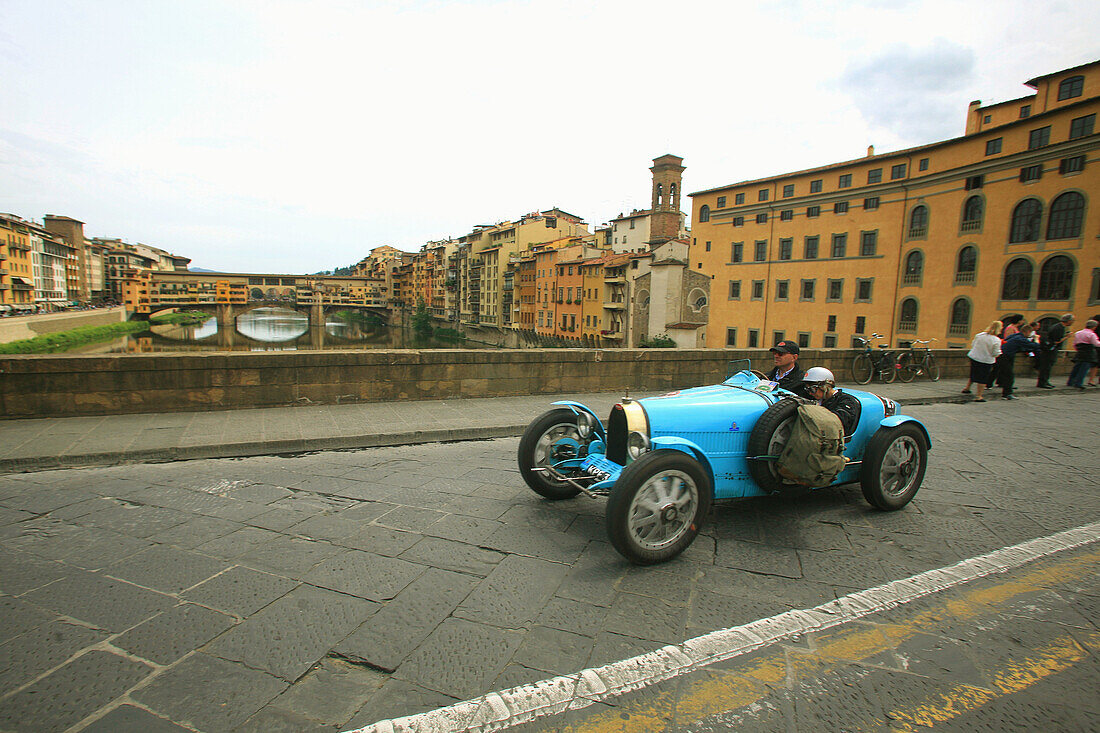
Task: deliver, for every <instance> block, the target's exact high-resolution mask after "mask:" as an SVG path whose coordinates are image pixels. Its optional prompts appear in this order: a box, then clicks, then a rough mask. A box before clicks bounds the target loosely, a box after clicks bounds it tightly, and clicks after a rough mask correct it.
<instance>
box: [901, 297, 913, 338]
mask: <svg viewBox="0 0 1100 733" xmlns="http://www.w3.org/2000/svg"><path fill="white" fill-rule="evenodd" d="M898 330H899V331H901V332H903V333H916V332H917V299H916V298H906V299H905V300H903V301H901V312H900V313H899V314H898Z"/></svg>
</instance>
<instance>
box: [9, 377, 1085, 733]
mask: <svg viewBox="0 0 1100 733" xmlns="http://www.w3.org/2000/svg"><path fill="white" fill-rule="evenodd" d="M1097 404H1100V403H1098V401H1097V399H1096V397H1095V395H1092V394H1086V395H1084V396H1080V395H1064V396H1063V395H1054V396H1051V397H1045V398H1043V399H1033V400H1022V401H1018V402H1015V403H1010V402H1000V401H991V402H988V403H985V404H980V405H979V404H961V405H960V404H940V405H924V406H913V407H911V408H907V411H908V412H911V413H912V414H915V415H917V416H918V417H920V418H922V419H923V420H925V421H926V423H927V425H928V426H929V428H930V431H931V434H932V436H933V441H934V444H933V449H932V453H931V460H930V465H929V470H928V473H927V475H926V478H925V483H924V486H923V488H922V489H921V492H920V494H918V496H917V498H916V500H915V501H914V502H913V503H912V504H911V505H910V506H909V507H907V508H906V509H905V510H903V511H900V512H895V513H882V512H877V511H873V510H871V509H870V508H869V507H867V506H866V504H865V503H864V502H863V499H862V496H861V494H860V491H859V489H858V487H843V488H839V489H826V490H821V491H818V492H815V493H814V494H812V495H810V496H808V497H804V498H801V499H778V498H767V499H753V500H744V501H734V502H727V503H722V504H719V505H718V506H717V507H716V508H715V510H714V514H713V517H712V519H711V521H710V523H709V525H708V526H707V527H706V529H705V530H704V533H703V534H702V535H701V536H700V537H699V539H698V540H697V541H696V543H695V544H694V545H693V546H692V547H691V548H690V549H689V550H688V552H686V553H685V554H684V555H683V556H681V557H680V558H678V559H677V560H675V561H673V562H671V563H668V564H666V565H662V566H659V567H653V568H634V567H631V566H629V565H628V564H626V563H625V562H624V561H622V559H621V558H620V557H619V556H618V555H617V554H616V553H615V552H614V550H612V549H611V547H610V545H608V544H607V542H606V536H605V533H604V529H603V504H602V502H596V501H593V500H588V499H584V498H578V499H574V500H570V501H566V502H557V503H549V502H545V501H543V500H541V499H540V498H539V497H537V496H536V495H535V494H533V493H532V492H530V491H529V490H528V489H526V487H525V486H524V485H523V483H522V480H521V479H520V478H519V475H518V472H517V471H516V468H515V459H514V453H515V449H516V445H517V442H518V441H517V439H498V440H490V441H479V442H464V443H452V444H430V445H419V446H407V447H397V448H382V449H367V450H358V451H348V452H330V453H318V454H312V455H301V456H295V457H290V458H280V457H261V458H246V459H228V460H227V459H222V460H203V461H190V462H181V463H172V464H157V465H131V466H119V467H114V468H89V469H70V470H60V471H47V472H40V473H33V474H11V475H7V476H0V730H20V731H22V730H34V731H42V730H72V731H79V730H89V731H127V730H134V731H157V730H164V731H172V730H199V731H260V730H264V731H271V730H276V731H277V730H295V731H309V730H348V729H354V728H359V727H362V726H368V725H370V724H372V723H374V722H375V721H380V720H385V719H390V718H396V717H400V716H405V715H410V714H416V713H421V712H424V711H430V710H433V709H436V708H439V707H441V706H448V705H452V704H454V703H457V702H459V701H461V700H466V699H469V698H476V697H478V696H480V695H483V694H485V693H487V692H490V691H493V690H501V689H505V688H512V687H515V686H518V685H523V684H526V683H532V682H535V681H538V680H543V679H547V678H553V677H555V676H559V675H570V674H573V673H575V672H577V671H579V670H582V669H586V668H592V667H599V666H601V665H605V664H609V663H614V662H620V661H621V660H624V659H628V658H632V657H635V656H637V655H643V654H647V653H650V652H653V651H654V650H656V649H659V648H661V647H663V646H665V645H669V644H678V643H681V642H684V641H685V640H688V639H693V638H696V637H699V636H701V635H703V634H706V633H708V632H712V631H715V630H717V629H725V628H728V627H737V626H741V625H743V624H749V623H753V622H757V621H758V620H760V619H768V618H771V617H774V616H777V615H779V614H783V613H784V612H787V611H790V610H791V609H805V608H812V607H815V606H818V605H820V604H824V603H828V602H829V601H832V600H834V599H836V598H840V597H847V596H850V595H851V594H853V593H857V592H859V591H862V590H864V589H868V588H873V587H877V586H881V585H883V584H886V583H889V582H890V581H895V580H899V579H903V578H908V577H910V576H913V575H915V574H917V573H923V572H925V571H930V570H934V569H937V568H942V567H945V566H951V565H953V564H956V563H959V562H960V561H964V560H966V559H967V558H971V557H974V556H976V555H980V554H982V553H987V552H990V551H995V550H998V549H1000V548H1004V547H1007V546H1012V545H1016V544H1017V543H1021V542H1024V541H1026V540H1030V539H1033V538H1037V537H1046V536H1049V535H1052V534H1055V533H1058V532H1062V531H1064V530H1069V529H1072V528H1076V527H1081V526H1083V525H1088V524H1090V523H1093V522H1096V521H1098V520H1100V496H1098V495H1097V492H1096V490H1095V476H1096V475H1097V474H1098V472H1100V459H1098V457H1097V451H1096V435H1098V434H1100V417H1097V410H1096V407H1097ZM1096 548H1097V546H1096V545H1095V544H1091V545H1086V546H1084V547H1079V548H1077V549H1075V550H1073V551H1070V552H1062V553H1058V554H1057V555H1055V556H1052V557H1049V558H1045V559H1043V560H1040V561H1037V562H1029V563H1028V564H1026V565H1023V566H1021V567H1019V568H1016V569H1013V570H1012V571H1011V572H1010V573H1004V574H998V575H997V576H996V577H982V578H980V579H977V580H974V581H973V582H967V583H965V584H962V585H959V586H957V587H955V588H952V589H951V590H950V591H944V592H943V593H939V594H935V595H932V596H925V597H922V598H920V599H918V600H916V601H913V602H912V603H908V604H905V605H902V606H899V607H898V608H895V609H892V610H890V611H887V612H884V615H883V616H868V617H867V618H864V619H860V620H858V621H854V622H852V624H845V625H844V626H840V627H837V628H833V629H830V630H829V631H827V632H820V633H812V634H804V635H795V636H793V637H792V638H789V639H785V640H782V641H781V642H779V643H777V644H774V645H768V646H766V647H762V648H760V649H757V650H755V651H754V652H753V654H752V655H749V656H739V657H737V658H734V659H728V660H726V661H724V662H723V663H722V665H721V667H714V668H699V669H693V670H691V672H690V674H684V675H682V676H680V677H678V678H677V679H676V680H675V681H673V682H669V683H666V684H665V685H664V686H655V687H652V688H647V689H645V690H641V691H637V692H633V693H631V694H630V695H627V696H624V697H622V698H614V699H612V698H608V699H602V700H600V701H599V703H598V704H594V705H589V706H587V707H586V708H585V709H584V710H578V711H576V712H575V713H574V714H572V715H571V716H569V717H568V718H562V719H544V720H542V721H536V722H534V723H526V724H525V725H524V727H525V728H531V729H540V730H542V729H557V728H562V727H564V726H566V725H569V726H574V727H575V729H577V730H647V731H649V730H662V729H668V730H698V731H705V730H722V729H724V727H729V726H731V725H734V724H737V725H738V727H739V729H744V730H788V729H789V730H795V729H800V730H805V729H807V725H808V724H809V723H810V722H816V723H818V728H819V729H822V730H845V729H853V730H854V729H861V728H863V729H887V730H910V729H919V727H920V726H922V725H925V724H931V725H932V726H933V727H936V728H943V729H952V730H953V729H963V728H965V729H968V730H972V729H983V728H986V729H993V728H997V729H1003V727H1004V726H1005V721H1015V722H1018V723H1019V725H1018V726H1017V728H1016V729H1028V726H1029V725H1031V721H1045V724H1046V727H1045V728H1044V729H1045V730H1051V729H1054V730H1058V729H1066V730H1069V729H1078V730H1080V729H1088V728H1089V727H1092V728H1094V729H1095V728H1097V727H1098V725H1100V724H1098V720H1100V718H1098V715H1100V706H1098V705H1097V701H1096V695H1095V692H1094V691H1095V689H1097V682H1100V675H1098V674H1097V665H1096V662H1095V654H1096V650H1097V648H1098V646H1097V641H1096V633H1097V629H1096V627H1095V619H1096V618H1097V613H1096V603H1097V598H1100V583H1098V582H1097V569H1098V567H1100V563H1097V562H1096ZM1060 563H1061V564H1060ZM1067 564H1068V565H1067ZM1070 566H1071V567H1072V573H1071V572H1070V571H1069V570H1066V569H1065V567H1070ZM1036 573H1039V574H1040V575H1036ZM937 604H938V605H937ZM952 604H954V605H952ZM970 607H973V608H975V609H976V610H975V611H974V612H973V615H970V616H968V615H967V612H966V610H965V609H966V608H970ZM979 611H980V613H979ZM861 634H862V635H861ZM822 650H825V651H824V652H823V651H822ZM800 653H801V654H802V655H803V656H804V657H805V659H802V658H801V657H800V656H799V654H800ZM769 655H771V656H769ZM780 658H781V659H782V660H783V668H782V671H781V672H779V671H776V670H777V669H778V665H779V660H780ZM838 660H839V661H838ZM842 662H843V663H842ZM769 664H770V665H771V666H770V667H768V665H769ZM740 665H749V666H748V667H744V666H740ZM752 665H757V666H756V667H752ZM998 665H999V666H998ZM750 667H751V669H750ZM765 668H767V670H768V671H766V672H764V671H760V670H764V669H765ZM754 670H755V671H754ZM1028 670H1030V672H1029V671H1028ZM1036 670H1038V671H1036ZM1039 672H1042V675H1041V679H1037V681H1036V682H1035V683H1034V684H1024V682H1027V681H1028V680H1029V679H1031V677H1037V676H1038V675H1039ZM754 674H755V675H756V676H753V675H754ZM768 674H771V675H772V676H771V677H768V676H767V675H768ZM1029 674H1030V675H1031V676H1030V677H1029ZM715 680H718V681H717V682H716V681H715ZM731 680H735V681H736V684H733V685H731V684H730V681H731ZM997 680H1001V681H1002V682H1004V681H1005V680H1008V681H1007V682H1004V684H1002V685H1001V686H1000V687H995V689H994V688H991V686H993V685H994V683H995V682H996V681H997ZM1013 681H1015V683H1014V684H1013ZM723 685H724V687H723ZM1058 690H1061V691H1064V694H1061V695H1058V694H1055V692H1056V691H1058ZM1052 691H1055V692H1052ZM691 695H694V697H692V696H691ZM937 695H939V696H940V697H936V696H937ZM952 695H954V697H952ZM656 698H660V699H661V700H663V701H667V702H660V703H659V704H655V703H654V702H653V700H654V699H656ZM687 701H692V704H693V705H695V706H694V707H689V706H687ZM678 703H680V707H678V708H677V707H675V705H676V704H678ZM632 705H633V706H635V707H631V706H632ZM669 706H672V707H669ZM750 708H751V709H750ZM929 710H932V711H939V712H928V711H929ZM943 710H950V711H953V713H957V714H952V715H945V714H943V713H942V711H943ZM753 711H755V712H753ZM750 712H752V713H753V715H749V713H750ZM590 714H591V715H596V714H601V715H603V717H602V718H600V719H599V720H596V719H589V718H586V717H584V716H587V715H590ZM754 716H755V717H754ZM905 716H908V717H905ZM632 721H633V722H632ZM642 723H644V724H642ZM540 726H541V727H540ZM631 726H635V727H631ZM907 726H908V727H907ZM952 726H955V727H952ZM1068 726H1080V727H1074V728H1071V727H1068ZM1008 727H1012V726H1011V725H1009V726H1008Z"/></svg>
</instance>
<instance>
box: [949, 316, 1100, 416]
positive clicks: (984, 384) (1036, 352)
mask: <svg viewBox="0 0 1100 733" xmlns="http://www.w3.org/2000/svg"><path fill="white" fill-rule="evenodd" d="M1073 320H1074V318H1073V314H1072V313H1067V314H1065V315H1064V316H1062V317H1061V318H1060V319H1058V321H1057V322H1056V323H1053V324H1051V325H1050V326H1048V327H1047V328H1046V329H1045V330H1042V329H1041V328H1040V325H1039V323H1037V322H1033V323H1028V322H1026V321H1025V320H1024V317H1023V316H1021V315H1015V316H1009V317H1008V318H1006V319H1005V320H1004V321H1003V322H1002V321H993V322H992V323H990V324H989V326H988V327H987V328H986V329H985V330H984V331H982V332H981V333H979V334H977V335H976V336H975V337H974V340H973V342H972V343H971V344H970V351H969V352H967V357H969V359H970V378H969V379H968V380H967V382H966V387H964V388H963V394H970V388H971V387H972V386H973V387H974V391H975V395H974V400H973V401H974V402H985V397H984V396H983V393H984V392H985V390H986V389H987V388H990V387H992V386H993V385H994V383H996V384H998V385H1000V387H1001V397H1002V398H1003V399H1006V400H1014V399H1016V396H1015V395H1014V394H1013V390H1014V388H1015V385H1016V355H1017V354H1019V353H1021V352H1023V353H1025V354H1028V355H1030V356H1034V357H1036V360H1037V369H1038V373H1039V374H1038V382H1037V383H1036V386H1037V387H1038V388H1039V389H1054V385H1053V384H1051V383H1050V373H1051V371H1052V369H1053V368H1054V363H1055V362H1056V361H1057V359H1058V354H1059V352H1060V351H1061V350H1062V348H1063V346H1064V344H1065V343H1066V341H1068V340H1069V339H1070V337H1071V334H1070V332H1069V327H1070V326H1072V325H1073ZM1098 322H1100V315H1098V316H1097V317H1095V318H1093V319H1091V320H1089V321H1088V322H1087V323H1086V324H1085V327H1084V328H1082V329H1081V330H1079V331H1076V332H1075V333H1073V334H1072V342H1071V343H1072V344H1073V347H1074V357H1073V370H1072V371H1071V372H1070V375H1069V380H1068V381H1067V382H1066V386H1067V387H1076V388H1077V389H1080V390H1084V389H1085V388H1086V387H1096V386H1097V361H1098V357H1100V335H1098V333H1097V327H1098V325H1097V324H1098ZM1086 377H1088V382H1087V384H1086V382H1085V378H1086Z"/></svg>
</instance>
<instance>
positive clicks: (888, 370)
mask: <svg viewBox="0 0 1100 733" xmlns="http://www.w3.org/2000/svg"><path fill="white" fill-rule="evenodd" d="M878 378H879V379H881V380H882V383H883V384H890V383H891V382H893V381H894V380H895V379H897V378H898V363H897V361H895V359H894V357H892V356H891V357H886V356H883V357H882V361H880V362H879V366H878Z"/></svg>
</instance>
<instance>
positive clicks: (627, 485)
mask: <svg viewBox="0 0 1100 733" xmlns="http://www.w3.org/2000/svg"><path fill="white" fill-rule="evenodd" d="M711 491H712V488H711V482H710V477H709V476H708V474H707V472H706V470H705V469H704V468H703V466H701V465H700V464H699V462H698V461H697V460H695V459H694V458H692V457H691V456H689V455H688V454H686V453H683V452H681V451H678V450H667V449H666V450H656V451H652V452H650V453H647V454H645V455H644V456H642V457H641V458H639V459H638V460H636V461H634V462H632V463H631V464H630V465H628V466H627V467H626V468H625V469H624V470H623V472H622V475H620V476H619V480H618V481H616V482H615V486H614V488H613V489H612V490H611V496H610V497H609V498H608V501H607V510H606V518H607V533H608V537H609V538H610V540H611V544H612V545H613V546H614V547H615V549H616V550H618V551H619V554H620V555H622V556H623V557H625V558H626V559H627V560H629V561H630V562H632V563H634V564H635V565H652V564H654V563H659V562H664V561H666V560H671V559H672V558H674V557H676V556H677V555H679V554H680V553H681V552H683V551H684V550H685V549H687V547H688V546H689V545H690V544H691V543H692V542H693V541H694V540H695V537H696V535H698V534H699V530H700V528H701V527H702V524H703V521H704V520H705V519H706V516H707V513H708V512H709V511H710V504H711V496H712V494H711Z"/></svg>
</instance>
